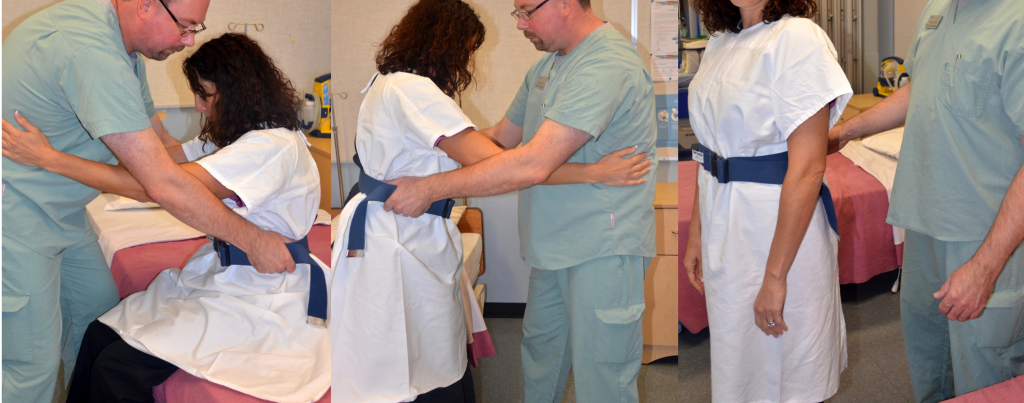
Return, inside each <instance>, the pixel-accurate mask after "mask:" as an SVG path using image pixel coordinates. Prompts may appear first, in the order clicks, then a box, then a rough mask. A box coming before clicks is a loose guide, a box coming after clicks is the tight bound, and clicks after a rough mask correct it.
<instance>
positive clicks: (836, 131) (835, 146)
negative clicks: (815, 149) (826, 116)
mask: <svg viewBox="0 0 1024 403" xmlns="http://www.w3.org/2000/svg"><path fill="white" fill-rule="evenodd" d="M843 129H844V125H842V124H840V125H836V126H835V127H833V128H832V130H829V131H828V153H829V154H833V153H836V152H838V151H839V150H842V149H843V147H846V143H849V142H850V139H848V138H845V137H846V133H845V132H846V131H845V130H843Z"/></svg>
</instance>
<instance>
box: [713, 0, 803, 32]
mask: <svg viewBox="0 0 1024 403" xmlns="http://www.w3.org/2000/svg"><path fill="white" fill-rule="evenodd" d="M694 7H695V8H696V9H697V12H698V13H700V22H701V23H702V24H704V26H706V27H707V28H708V32H711V33H716V32H732V33H739V32H740V31H741V30H742V29H743V27H742V26H741V23H742V20H741V19H740V9H739V7H736V6H734V5H732V3H731V2H730V1H729V0H694ZM817 13H818V3H817V2H816V1H815V0H768V3H767V4H765V5H764V11H762V12H761V19H762V21H764V22H765V23H766V24H769V23H773V22H775V21H778V20H780V19H782V16H783V15H786V14H789V15H791V16H794V17H804V18H811V17H813V16H814V15H815V14H817Z"/></svg>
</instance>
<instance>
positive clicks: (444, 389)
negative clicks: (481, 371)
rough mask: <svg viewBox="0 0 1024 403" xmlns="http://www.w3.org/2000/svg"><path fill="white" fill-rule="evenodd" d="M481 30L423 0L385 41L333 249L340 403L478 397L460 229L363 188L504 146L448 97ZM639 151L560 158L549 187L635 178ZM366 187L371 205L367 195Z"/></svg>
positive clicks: (465, 11) (454, 1) (448, 402)
mask: <svg viewBox="0 0 1024 403" xmlns="http://www.w3.org/2000/svg"><path fill="white" fill-rule="evenodd" d="M484 34H485V31H484V26H483V24H481V23H480V20H479V18H478V16H477V15H476V13H475V12H474V11H473V9H472V8H471V7H470V6H468V5H467V4H465V3H463V2H462V1H460V0H422V1H420V2H418V3H417V4H415V5H413V6H412V8H411V9H410V10H409V11H408V13H407V14H406V15H405V17H404V18H402V20H401V22H399V24H398V25H397V26H395V27H394V28H393V29H392V30H391V31H390V34H389V35H388V37H387V38H386V39H385V40H384V41H383V42H382V43H381V45H380V47H381V49H380V51H379V53H378V54H377V59H376V62H377V70H378V71H379V74H376V75H374V76H373V78H372V79H371V80H370V83H369V84H368V85H367V88H366V89H365V90H364V92H365V93H366V97H365V99H364V100H363V103H362V105H361V106H360V109H359V117H358V122H357V129H356V130H357V132H356V151H357V155H358V157H359V159H360V160H361V162H362V168H363V172H364V173H365V175H366V178H363V179H361V180H360V190H361V191H363V192H364V193H360V194H358V195H357V196H355V197H354V198H353V199H352V200H351V201H349V203H348V204H346V206H345V208H344V210H343V211H342V213H341V216H340V223H341V224H340V228H339V229H338V238H337V239H336V241H335V244H334V250H333V256H332V259H333V260H334V267H335V276H334V279H333V286H332V290H331V292H332V294H331V316H332V317H331V323H330V327H331V335H332V336H331V340H332V345H333V348H332V361H333V363H334V365H333V367H332V368H333V375H332V376H333V381H332V387H333V388H332V389H331V394H332V397H333V398H334V399H336V401H344V402H352V403H362V402H382V403H395V402H399V401H412V400H415V401H416V402H419V403H422V402H444V403H453V402H464V401H469V402H472V401H474V400H473V389H472V387H473V385H472V380H471V379H470V378H469V377H468V374H469V371H468V370H467V368H466V363H467V359H466V326H465V324H464V316H463V308H462V303H463V302H464V301H461V296H460V292H459V277H460V276H459V271H460V270H461V264H462V242H461V238H460V235H459V231H458V229H457V228H456V226H455V224H454V223H453V222H452V221H451V220H448V219H446V218H443V216H439V215H433V214H424V215H422V216H419V217H417V218H410V217H406V216H401V215H397V214H393V213H390V212H386V211H384V210H383V201H384V200H385V199H386V196H383V197H373V195H374V193H375V192H373V191H371V190H369V189H368V188H367V186H368V184H369V186H375V184H373V183H372V182H376V181H389V180H393V179H397V178H401V177H405V176H427V175H431V174H436V173H440V172H445V171H450V170H454V169H457V168H458V167H459V166H460V164H462V165H468V164H472V163H474V162H477V161H480V160H482V159H484V158H487V157H489V156H491V155H494V154H496V153H498V152H501V151H502V149H501V148H500V147H499V146H498V145H496V144H495V142H493V141H492V140H491V139H490V138H489V137H488V136H487V134H486V133H481V132H478V131H476V130H475V129H476V127H475V125H474V124H473V122H472V121H470V119H469V118H468V117H467V116H466V115H465V114H464V113H463V112H462V110H461V109H460V108H459V105H458V104H457V103H456V102H455V100H454V99H453V98H454V97H455V96H457V95H458V94H460V93H461V92H462V91H463V90H465V89H466V88H467V86H468V85H469V84H470V82H471V81H472V75H471V73H470V70H469V67H470V64H471V63H470V60H471V56H472V54H473V52H475V51H476V50H477V49H479V47H480V45H481V44H482V43H483V41H484ZM632 150H633V149H632V148H629V149H626V150H620V151H618V152H616V153H613V154H609V155H608V156H606V157H605V158H603V159H602V160H601V161H600V162H598V163H596V164H591V165H577V164H566V165H563V166H562V167H561V168H559V170H558V171H556V172H555V173H554V174H552V176H551V178H550V179H549V182H548V183H549V184H558V183H579V182H592V183H593V182H601V183H605V184H611V185H629V184H636V183H640V182H638V181H635V180H632V178H638V177H640V176H642V175H643V174H645V173H647V172H649V170H650V168H649V167H648V165H649V162H648V161H646V160H645V158H646V155H645V154H642V153H641V154H640V155H637V156H634V157H632V158H626V159H624V158H622V157H623V156H625V155H627V154H629V153H632V152H633V151H632ZM367 193H369V194H370V195H371V197H372V198H374V200H373V201H371V202H366V200H367V197H368V195H367ZM442 203H443V202H442ZM360 206H362V207H360ZM360 209H365V210H363V211H365V221H363V220H361V219H360V218H359V217H361V216H363V215H362V214H361V213H360V212H359V210H360ZM364 228H365V232H363V231H361V230H363V229H364ZM360 235H362V236H360ZM353 238H358V239H357V240H355V241H354V240H353ZM360 241H362V242H363V243H362V245H360ZM499 241H500V240H499Z"/></svg>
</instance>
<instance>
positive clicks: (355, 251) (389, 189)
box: [348, 156, 455, 257]
mask: <svg viewBox="0 0 1024 403" xmlns="http://www.w3.org/2000/svg"><path fill="white" fill-rule="evenodd" d="M354 160H355V163H356V166H358V167H359V191H360V192H362V193H365V194H366V198H365V199H363V201H361V202H359V205H357V206H356V211H355V213H353V214H352V224H351V226H350V227H349V230H348V257H362V256H363V249H365V248H366V205H367V204H369V202H372V201H374V202H381V203H383V202H385V201H387V200H388V198H389V197H391V194H392V193H395V189H398V187H397V186H395V185H390V184H387V183H384V182H381V181H379V180H377V179H374V178H373V177H372V176H370V175H367V174H366V172H364V171H363V165H362V164H361V163H360V162H359V158H358V156H356V158H354ZM454 206H455V201H453V200H452V199H445V200H438V201H436V202H434V203H433V204H431V205H430V208H428V209H427V214H433V215H436V216H439V217H444V218H448V217H451V215H452V207H454Z"/></svg>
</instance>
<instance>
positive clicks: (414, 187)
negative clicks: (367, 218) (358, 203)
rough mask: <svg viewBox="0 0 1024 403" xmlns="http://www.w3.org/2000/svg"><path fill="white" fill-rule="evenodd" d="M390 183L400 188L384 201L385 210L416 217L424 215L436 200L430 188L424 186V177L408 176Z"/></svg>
mask: <svg viewBox="0 0 1024 403" xmlns="http://www.w3.org/2000/svg"><path fill="white" fill-rule="evenodd" d="M388 183H390V184H392V185H395V186H398V189H395V193H392V194H391V197H389V198H388V200H387V201H386V202H384V211H394V212H395V214H401V215H404V216H409V217H413V218H415V217H419V216H421V215H423V213H425V212H426V211H427V209H428V208H430V204H431V203H433V202H434V199H433V198H431V196H430V189H427V188H426V187H425V186H423V178H420V177H416V176H406V177H404V178H398V179H395V180H393V181H388Z"/></svg>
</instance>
